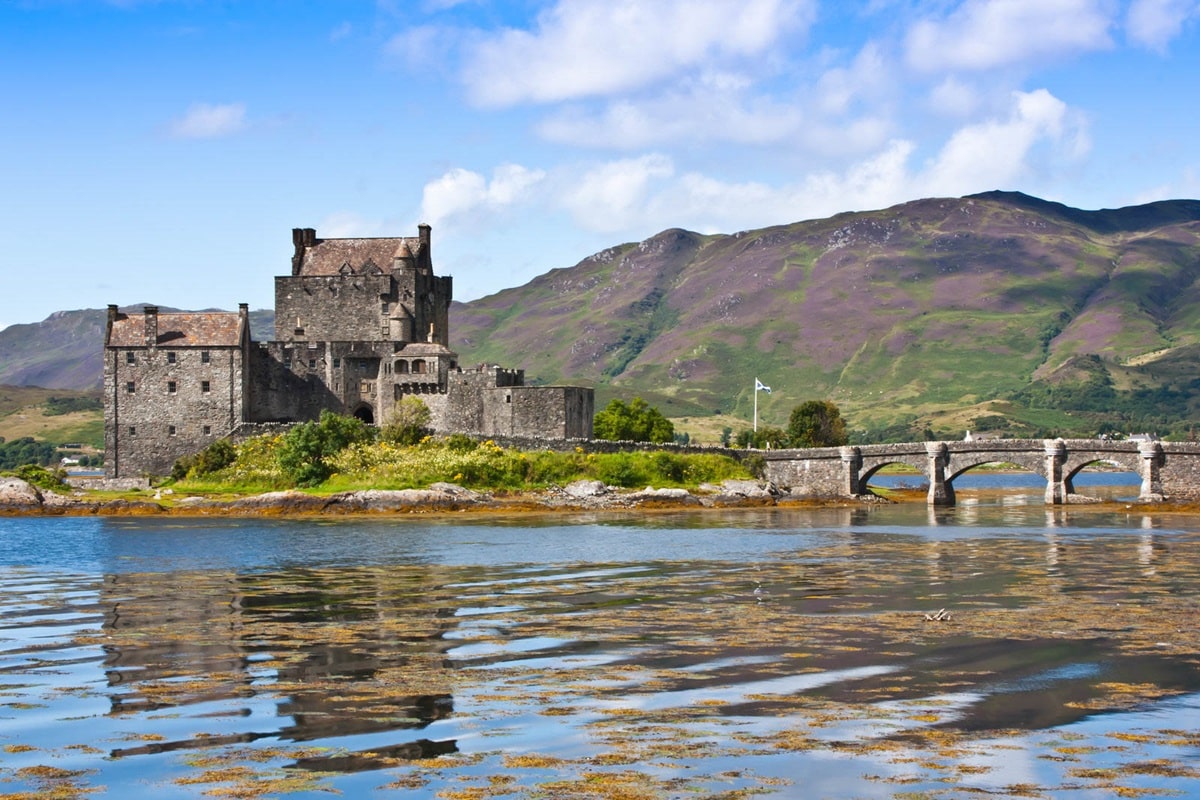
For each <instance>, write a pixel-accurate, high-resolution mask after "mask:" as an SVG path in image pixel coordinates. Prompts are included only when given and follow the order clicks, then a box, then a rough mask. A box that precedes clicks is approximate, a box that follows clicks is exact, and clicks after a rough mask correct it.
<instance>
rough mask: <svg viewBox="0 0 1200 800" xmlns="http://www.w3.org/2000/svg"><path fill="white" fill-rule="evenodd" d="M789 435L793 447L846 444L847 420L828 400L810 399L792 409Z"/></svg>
mask: <svg viewBox="0 0 1200 800" xmlns="http://www.w3.org/2000/svg"><path fill="white" fill-rule="evenodd" d="M787 435H788V440H789V443H790V444H791V446H792V447H837V446H839V445H843V444H846V443H847V442H848V441H849V437H847V435H846V421H845V420H844V419H842V412H841V411H839V410H838V407H837V406H836V405H834V404H833V403H831V402H829V401H828V400H809V401H808V402H805V403H801V404H800V405H798V406H796V407H795V408H793V409H792V416H791V418H790V419H789V420H788V427H787Z"/></svg>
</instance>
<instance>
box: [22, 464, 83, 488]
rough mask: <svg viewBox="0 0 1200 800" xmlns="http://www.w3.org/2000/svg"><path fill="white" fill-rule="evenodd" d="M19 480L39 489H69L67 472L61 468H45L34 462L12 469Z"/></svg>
mask: <svg viewBox="0 0 1200 800" xmlns="http://www.w3.org/2000/svg"><path fill="white" fill-rule="evenodd" d="M13 474H14V475H16V476H17V477H18V478H20V479H21V480H23V481H25V482H26V483H29V484H32V485H34V486H36V487H38V488H39V489H69V488H71V487H69V486H68V485H67V482H66V478H67V473H66V470H63V469H46V468H45V467H40V466H37V465H35V464H24V465H22V466H20V467H18V468H17V469H16V470H14V471H13Z"/></svg>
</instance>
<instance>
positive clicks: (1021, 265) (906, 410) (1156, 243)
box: [451, 192, 1200, 434]
mask: <svg viewBox="0 0 1200 800" xmlns="http://www.w3.org/2000/svg"><path fill="white" fill-rule="evenodd" d="M1198 278H1200V202H1198V201H1194V200H1177V201H1166V202H1158V203H1151V204H1147V205H1142V206H1136V207H1131V208H1122V209H1115V210H1102V211H1081V210H1078V209H1073V208H1069V207H1067V206H1063V205H1060V204H1057V203H1050V202H1047V201H1044V200H1039V199H1037V198H1033V197H1029V196H1027V195H1023V194H1019V193H1010V192H989V193H986V194H980V195H973V196H969V197H964V198H960V199H927V200H918V201H914V202H910V203H904V204H902V205H898V206H894V207H892V208H888V209H883V210H879V211H869V212H856V213H845V214H839V215H837V216H834V217H831V218H829V219H822V220H813V221H808V222H798V223H794V224H791V225H781V226H776V227H771V228H764V229H761V230H755V231H744V232H741V233H736V234H732V235H701V234H697V233H693V232H690V231H685V230H678V229H674V230H668V231H664V232H662V233H660V234H658V235H656V236H654V237H651V238H650V239H647V240H646V241H644V242H639V243H630V244H624V245H620V246H618V247H613V248H610V249H608V250H605V251H603V252H600V253H597V254H595V255H593V256H590V257H589V258H586V259H584V260H583V261H581V262H580V263H579V264H577V265H575V266H574V267H571V268H569V269H559V270H554V271H551V272H549V273H547V274H545V275H543V276H541V277H538V278H536V279H534V280H532V281H530V282H529V283H528V284H527V285H525V286H521V287H518V288H514V289H508V290H506V291H503V292H499V293H497V294H495V295H492V296H489V297H486V298H483V299H480V300H476V301H474V302H471V303H466V304H455V305H454V306H453V307H452V309H451V335H452V336H453V337H454V340H453V341H452V342H451V345H452V347H454V348H455V349H457V350H458V351H459V353H460V356H461V359H460V360H461V361H462V362H463V363H471V362H474V361H494V362H498V363H505V364H521V365H524V366H525V368H526V371H527V373H529V374H531V375H534V376H537V377H538V378H540V379H543V380H546V381H548V382H557V381H568V380H584V381H591V382H594V384H595V385H596V387H597V393H598V400H599V401H601V402H602V401H603V400H604V399H605V398H606V397H609V396H613V395H633V394H641V395H642V396H644V397H646V399H647V400H650V401H651V402H652V403H655V404H658V405H660V406H661V407H662V408H663V410H664V412H665V413H667V414H668V415H669V416H681V415H688V414H694V415H706V414H713V413H726V414H734V415H737V416H739V417H740V418H742V419H747V420H748V419H749V418H750V415H751V413H752V407H753V403H754V394H755V393H754V381H755V378H759V379H761V380H762V382H763V383H764V384H767V385H769V386H771V387H772V388H773V390H774V391H773V392H772V394H770V395H765V394H764V395H760V397H759V403H760V416H761V417H762V418H763V419H764V420H765V421H769V422H771V424H776V425H782V424H784V423H785V422H786V418H787V414H788V412H789V411H790V409H791V408H792V407H794V406H795V405H798V404H799V403H800V402H803V401H804V400H807V399H813V398H819V399H830V400H833V401H834V402H835V403H837V404H838V405H839V406H840V407H841V408H842V410H843V413H845V414H846V416H847V417H848V418H850V419H851V420H852V422H853V423H854V424H855V425H857V426H860V427H863V428H870V429H874V430H880V429H885V428H887V427H889V426H902V427H909V428H913V426H914V425H915V426H916V428H915V429H916V430H920V429H921V426H923V425H927V424H929V423H930V422H931V421H936V420H939V419H942V420H948V421H947V422H946V424H952V425H959V426H962V427H966V426H969V425H970V424H971V422H972V421H973V420H977V419H980V418H983V419H984V420H985V422H991V421H992V420H990V419H989V418H990V417H992V416H995V415H997V414H1000V415H1001V416H1003V415H1005V414H1007V413H1011V412H1012V409H1011V408H1010V407H1009V406H1010V405H1011V403H1009V402H1008V401H1013V402H1016V404H1017V405H1018V406H1022V407H1033V406H1036V405H1037V404H1038V403H1042V404H1043V405H1046V404H1049V407H1057V408H1059V409H1060V410H1064V411H1069V410H1070V409H1069V408H1066V409H1063V408H1062V406H1061V404H1058V405H1057V406H1055V404H1054V402H1051V401H1054V399H1055V397H1056V395H1055V393H1056V392H1057V396H1058V397H1059V399H1062V397H1064V396H1065V394H1066V391H1065V388H1063V387H1070V386H1082V387H1092V388H1093V389H1100V388H1103V389H1105V390H1106V391H1108V392H1113V393H1117V395H1116V399H1117V400H1120V401H1121V402H1126V401H1129V402H1130V403H1132V406H1131V407H1132V408H1134V409H1138V408H1142V407H1144V406H1145V402H1148V401H1146V398H1141V399H1140V400H1139V398H1137V397H1132V396H1131V397H1123V396H1120V395H1119V393H1120V392H1126V393H1137V392H1142V393H1143V394H1145V393H1146V392H1150V393H1153V392H1158V393H1159V394H1160V395H1162V397H1163V398H1164V399H1168V400H1170V401H1171V402H1172V403H1175V404H1176V406H1178V410H1179V411H1180V413H1183V412H1186V411H1187V410H1188V409H1189V408H1190V407H1191V405H1190V404H1192V402H1193V400H1192V399H1193V396H1194V397H1197V398H1200V386H1195V387H1193V386H1191V384H1190V381H1191V375H1195V374H1197V370H1196V367H1197V366H1200V327H1198V326H1197V322H1200V304H1198V303H1197V302H1196V301H1197V300H1198V299H1200V285H1198V284H1197V279H1198ZM1039 391H1040V394H1039ZM1164 392H1165V393H1166V394H1163V393H1164ZM1022 393H1024V396H1022ZM1101 395H1104V392H1101ZM1181 402H1182V403H1183V406H1179V403H1181ZM961 409H966V410H967V412H966V414H967V415H966V416H965V417H963V418H961V419H949V417H947V415H952V414H953V413H955V412H957V411H958V410H961ZM1081 410H1086V409H1081ZM1041 416H1042V417H1046V416H1047V415H1044V414H1043V415H1041ZM1126 416H1129V415H1128V414H1127V415H1126ZM1143 416H1144V415H1143ZM1025 417H1026V423H1027V425H1029V426H1032V427H1034V428H1038V427H1045V424H1044V423H1042V424H1039V423H1037V421H1036V418H1037V417H1038V415H1036V414H1033V415H1030V414H1026V415H1025ZM1052 421H1054V424H1060V423H1065V422H1069V420H1066V419H1064V416H1063V415H1062V414H1060V415H1058V416H1057V417H1055V418H1054V420H1052ZM1122 421H1125V422H1128V421H1130V420H1121V419H1119V418H1118V419H1115V420H1112V422H1114V424H1115V423H1119V422H1122ZM960 434H961V431H960Z"/></svg>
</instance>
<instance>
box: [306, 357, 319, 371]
mask: <svg viewBox="0 0 1200 800" xmlns="http://www.w3.org/2000/svg"><path fill="white" fill-rule="evenodd" d="M308 368H309V369H316V368H317V360H316V359H315V358H310V359H309V360H308Z"/></svg>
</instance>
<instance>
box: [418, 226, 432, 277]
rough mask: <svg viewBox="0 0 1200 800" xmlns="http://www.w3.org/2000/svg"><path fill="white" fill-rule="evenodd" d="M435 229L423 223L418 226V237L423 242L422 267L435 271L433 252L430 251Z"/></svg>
mask: <svg viewBox="0 0 1200 800" xmlns="http://www.w3.org/2000/svg"><path fill="white" fill-rule="evenodd" d="M432 230H433V229H432V228H430V227H429V225H428V224H426V223H424V222H422V223H421V224H420V225H418V226H417V236H418V238H419V239H420V241H421V266H425V267H428V268H429V269H431V270H432V269H433V251H432V250H431V249H430V232H431V231H432Z"/></svg>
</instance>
